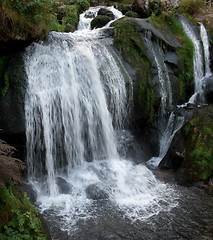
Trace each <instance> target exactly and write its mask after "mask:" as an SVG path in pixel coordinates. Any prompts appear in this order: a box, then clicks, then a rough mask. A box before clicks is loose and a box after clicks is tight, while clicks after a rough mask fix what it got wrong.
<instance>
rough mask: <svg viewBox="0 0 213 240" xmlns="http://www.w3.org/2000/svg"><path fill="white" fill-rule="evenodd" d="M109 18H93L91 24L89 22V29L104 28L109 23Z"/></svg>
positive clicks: (101, 16) (99, 16)
mask: <svg viewBox="0 0 213 240" xmlns="http://www.w3.org/2000/svg"><path fill="white" fill-rule="evenodd" d="M110 20H111V19H110V17H108V16H103V15H98V16H97V17H95V18H94V19H93V20H92V22H91V29H94V28H102V27H104V26H105V25H106V24H107V23H108V22H110Z"/></svg>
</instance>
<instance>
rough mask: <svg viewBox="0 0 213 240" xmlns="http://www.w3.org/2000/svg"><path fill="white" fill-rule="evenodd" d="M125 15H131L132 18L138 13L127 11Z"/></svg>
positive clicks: (136, 16)
mask: <svg viewBox="0 0 213 240" xmlns="http://www.w3.org/2000/svg"><path fill="white" fill-rule="evenodd" d="M125 16H127V17H133V18H138V17H139V15H138V14H137V13H136V12H133V11H128V12H126V13H125Z"/></svg>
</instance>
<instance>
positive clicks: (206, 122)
mask: <svg viewBox="0 0 213 240" xmlns="http://www.w3.org/2000/svg"><path fill="white" fill-rule="evenodd" d="M182 134H183V136H184V141H185V157H184V161H183V164H182V166H181V170H180V171H179V172H180V173H181V175H182V177H183V181H184V182H188V183H195V182H197V181H200V180H204V181H205V180H208V179H210V178H211V177H212V176H213V118H212V116H209V115H197V116H196V117H194V118H192V119H191V120H189V121H188V122H187V123H186V124H185V125H184V127H183V128H182Z"/></svg>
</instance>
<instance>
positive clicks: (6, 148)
mask: <svg viewBox="0 0 213 240" xmlns="http://www.w3.org/2000/svg"><path fill="white" fill-rule="evenodd" d="M14 151H16V149H15V148H14V147H12V146H10V145H8V144H6V143H5V142H4V141H2V140H0V213H1V214H0V239H1V240H7V239H11V240H13V239H14V240H19V239H20V240H22V239H27V240H28V239H32V240H34V239H38V240H45V239H47V238H48V235H47V234H46V235H45V234H44V231H45V230H44V229H43V228H42V226H41V219H40V215H39V213H38V211H37V210H36V209H35V208H34V206H33V205H32V204H31V203H30V202H29V199H28V198H27V197H26V195H24V194H23V193H22V192H21V191H20V190H19V188H18V185H17V184H14V182H21V171H22V170H24V169H25V165H24V163H23V162H22V161H21V160H19V159H16V158H13V157H12V155H13V153H14Z"/></svg>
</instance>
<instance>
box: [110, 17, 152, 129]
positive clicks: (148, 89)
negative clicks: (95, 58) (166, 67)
mask: <svg viewBox="0 0 213 240" xmlns="http://www.w3.org/2000/svg"><path fill="white" fill-rule="evenodd" d="M113 26H114V44H115V46H116V47H117V49H118V50H119V51H120V52H121V53H122V55H123V58H124V60H125V61H126V62H128V63H129V64H130V65H131V66H132V67H133V69H135V70H136V86H135V93H134V96H135V99H134V107H135V112H137V114H138V116H140V118H141V119H142V121H143V120H144V122H143V124H144V125H146V124H149V123H151V122H152V120H153V113H154V91H153V88H152V80H151V71H150V62H149V60H148V58H147V56H146V52H145V49H144V46H143V43H142V40H141V38H140V33H139V29H138V25H137V23H135V22H133V21H130V20H128V19H121V20H118V21H116V22H115V23H114V24H113Z"/></svg>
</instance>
